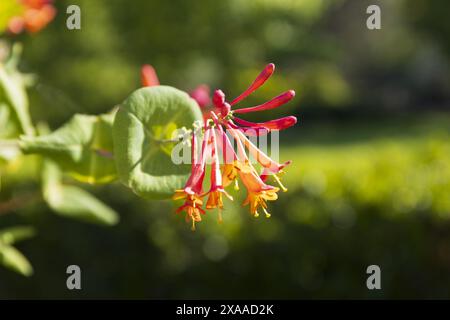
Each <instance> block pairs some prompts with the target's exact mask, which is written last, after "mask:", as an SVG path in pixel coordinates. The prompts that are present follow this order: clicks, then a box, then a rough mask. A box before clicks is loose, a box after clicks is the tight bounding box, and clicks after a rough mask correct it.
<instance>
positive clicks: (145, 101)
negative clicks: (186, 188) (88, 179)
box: [113, 86, 202, 199]
mask: <svg viewBox="0 0 450 320" xmlns="http://www.w3.org/2000/svg"><path fill="white" fill-rule="evenodd" d="M201 119H202V113H201V111H200V109H199V107H198V105H197V103H196V102H195V101H194V100H193V99H191V98H190V97H189V95H188V94H187V93H185V92H183V91H180V90H178V89H175V88H172V87H168V86H155V87H146V88H141V89H138V90H136V91H135V92H133V93H132V94H131V95H130V96H129V97H128V99H126V100H125V102H124V103H123V104H122V105H121V106H120V108H119V111H118V112H117V115H116V119H115V121H114V127H113V138H114V150H115V155H116V156H115V160H116V165H117V171H118V174H119V178H120V180H121V181H122V183H124V184H125V185H126V186H128V187H130V188H131V189H132V190H133V191H134V192H135V193H136V194H138V195H140V196H142V197H145V198H149V199H164V198H168V197H170V196H171V195H172V194H173V192H174V190H175V189H179V188H181V187H182V186H183V185H184V183H185V182H186V180H187V178H188V176H189V172H190V165H187V164H182V165H177V164H174V163H173V162H172V160H171V156H170V154H171V150H172V148H173V146H174V144H173V143H167V142H164V140H166V139H167V138H169V139H170V138H173V137H172V133H173V132H174V130H175V129H176V128H182V127H187V128H190V127H192V124H193V122H194V121H196V120H201Z"/></svg>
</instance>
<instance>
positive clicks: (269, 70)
mask: <svg viewBox="0 0 450 320" xmlns="http://www.w3.org/2000/svg"><path fill="white" fill-rule="evenodd" d="M274 71H275V65H274V64H273V63H269V64H268V65H267V66H266V67H265V68H264V70H263V71H262V72H261V73H260V74H259V75H258V76H257V77H256V79H255V81H253V83H252V84H251V85H250V87H248V88H247V90H245V91H244V92H243V93H241V95H239V96H238V97H237V98H236V99H234V100H233V101H231V103H230V104H231V105H235V104H236V103H238V102H239V101H241V100H243V99H245V98H246V97H248V96H249V95H250V94H252V93H253V92H254V91H255V90H256V89H258V88H259V87H261V86H262V85H263V84H264V82H266V80H267V79H269V78H270V76H271V75H272V74H273V72H274Z"/></svg>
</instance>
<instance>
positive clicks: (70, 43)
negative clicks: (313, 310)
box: [0, 0, 450, 299]
mask: <svg viewBox="0 0 450 320" xmlns="http://www.w3.org/2000/svg"><path fill="white" fill-rule="evenodd" d="M437 2H438V3H440V5H441V6H438V5H435V4H433V5H431V4H429V2H427V1H424V0H398V1H391V0H376V1H368V0H336V1H325V0H317V1H308V0H279V1H269V0H255V1H245V0H228V1H221V2H217V1H215V2H212V1H207V0H199V1H182V0H173V1H170V2H169V1H162V0H152V1H133V3H132V5H130V4H129V2H127V1H125V0H115V1H106V0H99V1H88V0H74V1H68V0H67V1H66V0H61V1H57V3H56V6H57V8H58V10H59V13H58V15H57V17H56V19H55V21H54V22H53V23H52V24H50V25H49V26H48V27H47V28H46V29H45V30H44V31H42V32H40V33H39V34H36V35H34V36H28V35H22V36H20V37H19V38H16V39H17V40H19V41H22V42H23V43H24V48H25V50H24V59H23V61H22V63H21V65H20V69H21V70H23V71H24V72H27V73H34V74H36V75H38V78H37V82H36V83H35V85H34V87H33V88H32V90H30V94H31V100H30V106H31V113H32V115H33V119H34V120H35V123H37V122H39V121H48V122H49V123H50V125H51V126H52V128H57V127H59V126H61V124H63V123H64V122H66V121H67V120H68V119H70V118H71V117H72V116H73V114H75V113H89V114H101V113H105V112H108V111H109V110H111V109H112V108H113V107H114V106H116V105H117V104H118V103H121V102H122V101H123V99H124V97H126V96H128V95H129V93H131V92H132V91H134V90H135V89H136V88H137V87H139V68H140V66H141V65H142V64H144V63H151V64H152V65H154V66H155V67H156V69H157V71H158V74H159V76H160V79H161V82H162V84H171V85H175V86H176V87H179V88H180V89H184V90H189V89H192V88H194V87H196V86H197V85H198V84H200V83H207V84H209V85H211V87H212V88H215V87H220V88H222V89H223V90H224V91H225V93H227V95H228V97H229V98H233V97H234V96H237V95H238V94H239V93H240V92H242V91H243V90H244V89H245V88H246V87H247V85H248V84H249V83H250V82H251V80H252V79H253V77H254V76H255V74H257V73H258V71H259V69H260V68H261V66H263V65H265V64H266V63H267V62H275V63H276V65H277V68H278V69H280V70H278V72H277V73H276V75H275V76H274V77H273V80H272V79H271V83H270V85H266V86H264V87H263V88H262V89H261V90H258V92H257V94H254V95H252V96H251V97H249V100H248V102H246V103H248V105H250V104H252V103H255V104H256V103H260V102H261V101H265V100H266V99H268V98H271V97H273V96H275V95H277V94H278V93H280V92H281V91H283V90H285V89H286V88H293V89H295V90H296V91H297V93H298V97H299V98H298V99H296V100H295V102H293V103H290V105H287V106H286V107H283V108H288V109H289V110H286V109H284V110H282V112H283V114H286V113H287V112H289V111H290V112H292V113H294V114H297V115H301V120H300V125H298V126H297V127H298V128H297V129H293V130H290V131H288V132H287V133H282V134H281V137H282V138H283V139H282V140H281V145H282V148H283V149H282V150H281V159H282V160H287V159H292V160H293V164H292V165H291V166H290V167H289V168H288V169H287V172H288V173H287V174H286V176H284V177H283V180H284V182H285V183H286V184H287V186H288V187H289V192H287V193H282V194H281V195H280V200H279V201H278V202H277V203H276V204H274V205H272V204H271V206H270V210H271V213H272V218H271V219H269V220H267V219H262V218H260V219H259V220H255V219H252V218H251V217H250V216H249V215H248V213H247V212H246V210H241V208H240V205H239V200H243V197H242V195H239V194H236V193H234V194H233V196H234V197H236V198H237V200H236V201H235V203H233V204H230V206H229V209H227V211H226V212H224V220H225V221H224V224H222V225H219V224H217V223H216V220H217V217H216V215H215V212H209V214H208V215H207V216H206V217H205V222H204V223H202V225H201V226H199V228H198V231H197V232H195V233H192V232H191V231H190V230H189V228H188V227H186V225H185V223H184V219H182V217H180V216H177V215H175V214H172V212H174V208H173V207H172V204H170V203H169V202H149V201H146V200H143V199H140V198H138V197H136V196H135V195H133V194H132V193H131V192H129V191H128V190H126V189H125V188H124V187H123V186H120V185H119V184H112V185H106V186H103V187H96V188H93V187H90V186H88V187H87V190H88V191H89V192H92V194H94V195H95V196H96V197H98V199H101V200H102V201H104V202H105V203H107V204H108V206H111V208H113V209H114V210H115V211H116V212H118V213H119V214H120V219H121V221H120V223H118V224H117V225H115V226H113V227H111V228H100V227H98V226H95V225H88V224H83V223H77V222H73V221H70V220H65V219H62V218H61V217H59V216H55V215H51V214H50V208H49V207H48V205H47V204H45V203H44V202H43V200H44V198H45V197H42V195H41V194H34V193H33V191H32V190H36V188H37V186H38V185H39V184H40V176H41V172H40V171H41V168H42V167H41V165H42V163H41V161H39V160H38V159H36V158H34V157H33V156H27V157H18V158H16V159H15V160H14V161H13V162H10V163H8V164H7V165H3V164H2V167H1V170H2V172H1V174H2V189H1V194H0V200H1V203H0V231H1V230H4V228H7V227H9V226H15V225H23V224H27V225H32V226H33V227H34V228H36V230H38V231H39V232H38V233H37V234H36V235H35V236H34V238H33V239H32V240H29V241H26V242H24V243H19V244H18V245H17V247H18V248H19V249H20V251H21V252H23V253H24V254H25V255H26V256H27V257H28V258H29V259H30V261H32V263H33V266H34V275H33V277H31V278H26V279H25V278H22V277H20V276H19V275H16V274H14V273H11V272H10V271H8V270H4V269H0V279H1V281H0V297H2V298H17V297H21V298H30V297H45V298H50V297H53V298H55V297H58V298H80V297H85V298H92V297H96V298H100V297H102V298H191V299H193V298H379V297H384V298H442V297H448V283H450V276H449V272H448V270H449V268H450V220H449V215H450V185H449V181H450V144H449V128H450V118H449V115H448V110H449V106H450V105H449V103H448V102H449V98H450V79H449V75H450V72H449V61H450V51H449V41H448V39H449V38H448V31H449V26H450V21H449V20H448V19H446V18H445V16H444V15H445V13H446V11H445V8H447V7H448V4H447V3H446V2H445V1H443V0H442V1H437ZM69 4H78V5H80V7H81V10H82V30H80V31H68V30H67V29H66V27H65V19H66V16H65V8H66V7H67V5H69ZM369 4H379V5H380V6H381V9H382V29H381V30H380V31H369V30H367V28H366V27H365V19H366V17H367V15H366V14H365V9H366V8H367V6H368V5H369ZM1 55H2V51H1V48H0V56H1ZM0 107H1V106H0ZM8 110H9V109H8ZM431 111H439V112H440V113H438V114H437V115H434V116H433V115H429V114H430V112H431ZM277 112H279V111H273V112H271V113H269V114H268V115H267V117H268V118H273V117H277V116H280V115H281V114H277ZM257 116H258V120H259V121H262V120H266V119H261V118H259V116H260V115H259V114H258V115H257ZM249 120H255V119H249ZM8 124H9V122H8ZM4 128H6V127H3V126H2V129H4ZM15 134H16V133H15ZM286 141H287V145H286ZM24 158H26V159H24ZM63 180H64V181H63V182H64V184H66V183H67V184H69V183H70V184H71V185H72V186H73V187H77V186H78V182H75V181H74V180H72V179H71V178H70V177H66V176H64V177H63ZM80 185H81V184H80ZM83 187H85V185H83ZM50 206H51V203H50ZM0 239H3V238H1V237H0ZM0 242H1V241H0ZM1 245H2V246H5V245H8V246H9V247H8V249H7V250H6V251H7V252H12V251H13V250H15V249H14V248H13V247H11V245H10V244H4V243H3V244H1ZM14 245H15V246H16V244H14ZM11 248H13V249H11ZM6 256H7V257H13V258H12V259H9V260H8V261H16V264H15V267H14V266H13V265H14V264H12V263H10V264H9V265H10V266H11V268H13V269H15V270H19V271H21V272H22V273H24V274H30V270H31V269H30V267H27V264H26V263H24V262H23V259H21V258H18V257H20V256H19V254H17V253H12V254H11V253H7V255H6ZM14 256H15V257H16V258H14ZM2 257H3V259H5V254H4V253H3V256H2ZM7 259H8V258H7ZM70 264H78V265H80V267H81V268H82V270H83V280H82V281H83V290H82V291H81V292H70V291H68V290H66V288H65V286H64V284H65V280H66V274H65V270H66V267H67V266H68V265H70ZM370 264H378V265H380V267H381V269H382V288H383V289H382V290H381V291H379V292H373V291H369V290H367V289H366V287H365V280H366V274H365V270H366V267H367V266H368V265H370Z"/></svg>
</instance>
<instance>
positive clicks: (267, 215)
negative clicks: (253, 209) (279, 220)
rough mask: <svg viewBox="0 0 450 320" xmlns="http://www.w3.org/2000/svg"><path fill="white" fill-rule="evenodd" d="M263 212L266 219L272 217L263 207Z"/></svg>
mask: <svg viewBox="0 0 450 320" xmlns="http://www.w3.org/2000/svg"><path fill="white" fill-rule="evenodd" d="M263 211H264V213H265V214H266V218H267V219H269V218H270V217H271V216H272V215H271V214H270V213H269V212H267V210H266V208H264V207H263Z"/></svg>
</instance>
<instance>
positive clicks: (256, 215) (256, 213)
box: [253, 210, 259, 218]
mask: <svg viewBox="0 0 450 320" xmlns="http://www.w3.org/2000/svg"><path fill="white" fill-rule="evenodd" d="M253 216H254V217H255V218H258V217H259V213H258V211H256V210H255V214H254V215H253Z"/></svg>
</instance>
